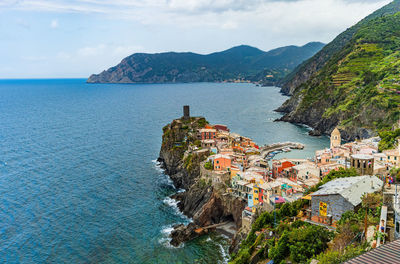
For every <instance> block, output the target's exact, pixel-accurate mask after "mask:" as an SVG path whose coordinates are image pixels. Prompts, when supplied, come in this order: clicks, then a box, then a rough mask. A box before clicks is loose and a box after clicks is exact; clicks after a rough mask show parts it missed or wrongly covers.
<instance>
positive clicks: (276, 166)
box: [272, 161, 294, 178]
mask: <svg viewBox="0 0 400 264" xmlns="http://www.w3.org/2000/svg"><path fill="white" fill-rule="evenodd" d="M293 166H294V164H293V163H291V162H290V161H283V162H281V161H276V162H273V163H272V177H274V178H277V177H279V175H280V173H281V172H282V171H283V170H284V169H286V168H290V167H293Z"/></svg>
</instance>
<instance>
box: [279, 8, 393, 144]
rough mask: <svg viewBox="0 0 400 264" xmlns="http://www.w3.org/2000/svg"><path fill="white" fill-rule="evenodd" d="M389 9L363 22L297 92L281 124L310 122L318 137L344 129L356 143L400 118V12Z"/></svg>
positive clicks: (344, 134)
mask: <svg viewBox="0 0 400 264" xmlns="http://www.w3.org/2000/svg"><path fill="white" fill-rule="evenodd" d="M395 2H396V3H398V2H399V1H395ZM389 6H392V7H393V8H394V9H393V10H392V13H394V14H389V13H387V14H386V15H382V16H378V17H375V18H373V19H371V20H368V21H367V22H364V23H363V24H362V25H361V26H359V27H358V28H357V31H356V32H354V34H353V35H352V37H351V39H349V40H348V41H347V44H346V45H345V46H344V47H343V48H342V49H340V50H339V51H338V52H336V53H334V54H333V55H331V56H329V57H328V58H327V60H326V62H325V64H324V66H323V67H322V68H321V69H320V70H319V71H317V72H315V73H313V74H311V76H310V77H309V78H308V80H307V81H306V82H303V83H301V84H300V85H298V86H297V87H296V88H295V90H294V91H293V95H292V97H291V98H290V99H288V100H287V101H286V102H285V103H284V104H283V105H282V106H281V107H280V108H279V109H278V110H277V111H280V112H284V113H285V115H284V116H283V117H282V118H281V119H280V120H281V121H288V122H292V123H298V124H306V125H308V126H310V127H312V128H313V129H314V131H313V134H321V133H325V134H328V133H330V132H331V131H332V130H333V129H334V128H335V127H336V126H339V127H340V129H341V130H342V136H343V138H344V139H346V140H354V139H357V138H366V137H370V136H373V135H376V134H377V131H379V130H381V129H389V128H391V127H392V126H393V124H395V123H396V122H397V121H398V120H399V119H400V75H399V73H400V33H399V32H400V12H395V11H400V5H398V6H396V5H389ZM384 10H386V11H387V10H388V9H387V6H386V7H384ZM378 11H379V10H378ZM375 13H376V12H375ZM375 13H374V14H375ZM378 13H380V12H378ZM328 45H330V44H328ZM328 45H327V46H328ZM321 52H322V51H321ZM316 57H318V56H317V55H316ZM311 60H315V57H314V58H313V59H311Z"/></svg>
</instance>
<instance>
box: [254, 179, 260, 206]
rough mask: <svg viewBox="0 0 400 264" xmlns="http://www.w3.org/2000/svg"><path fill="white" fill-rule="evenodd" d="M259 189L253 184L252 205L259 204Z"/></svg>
mask: <svg viewBox="0 0 400 264" xmlns="http://www.w3.org/2000/svg"><path fill="white" fill-rule="evenodd" d="M259 194H260V187H259V185H258V184H254V186H253V205H257V204H259V203H260V200H259V198H260V195H259Z"/></svg>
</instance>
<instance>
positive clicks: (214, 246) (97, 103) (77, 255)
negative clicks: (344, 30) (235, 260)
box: [0, 79, 329, 263]
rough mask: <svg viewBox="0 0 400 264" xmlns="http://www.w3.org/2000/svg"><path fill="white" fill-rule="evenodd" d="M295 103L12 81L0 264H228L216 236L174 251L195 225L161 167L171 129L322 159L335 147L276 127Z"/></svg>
mask: <svg viewBox="0 0 400 264" xmlns="http://www.w3.org/2000/svg"><path fill="white" fill-rule="evenodd" d="M286 99H287V97H285V96H283V95H281V94H280V93H279V88H277V87H259V86H255V85H254V84H243V83H241V84H233V83H190V84H86V83H85V80H84V79H49V80H0V263H227V261H228V259H229V255H228V252H227V249H228V246H229V241H227V239H226V238H225V237H223V236H221V235H218V234H215V233H213V234H210V235H208V236H204V237H201V238H198V239H195V240H193V241H190V242H187V243H185V244H184V245H182V246H180V247H178V248H174V247H172V246H170V244H169V237H168V235H169V234H170V232H171V230H172V227H173V225H175V224H179V223H189V222H190V221H191V219H189V218H187V217H186V216H184V215H182V214H181V213H180V212H179V210H178V208H177V205H176V201H174V200H173V199H171V198H169V197H168V196H170V195H171V194H173V193H176V192H178V191H184V190H177V189H175V187H174V186H173V184H172V182H171V180H170V179H169V178H168V176H167V175H165V174H164V172H163V170H162V169H161V168H160V164H158V163H157V161H156V159H157V157H158V154H159V150H160V146H161V136H162V127H163V126H165V125H166V124H168V123H169V122H171V121H172V120H173V119H175V118H179V117H181V116H182V106H183V105H190V111H191V115H192V116H204V117H206V118H207V120H208V121H209V122H210V123H212V124H216V123H218V124H226V125H228V126H229V128H230V129H231V131H232V132H236V133H239V134H241V135H243V136H247V137H250V138H252V139H253V140H254V141H255V142H256V143H258V144H259V145H263V144H269V143H274V142H283V141H294V142H301V143H304V144H305V146H306V147H305V149H304V150H301V151H300V150H297V151H292V152H290V153H285V154H280V155H281V156H282V155H285V156H288V157H296V158H300V157H303V158H305V157H312V156H313V155H314V151H315V150H316V149H322V148H324V147H328V145H329V141H328V138H327V137H311V136H309V135H308V131H309V129H308V128H307V127H303V126H296V125H293V124H289V123H284V122H274V120H275V119H277V118H279V117H280V116H281V114H279V113H276V112H274V111H273V110H274V109H276V108H277V107H278V106H279V105H281V104H282V103H283V102H284V101H285V100H286Z"/></svg>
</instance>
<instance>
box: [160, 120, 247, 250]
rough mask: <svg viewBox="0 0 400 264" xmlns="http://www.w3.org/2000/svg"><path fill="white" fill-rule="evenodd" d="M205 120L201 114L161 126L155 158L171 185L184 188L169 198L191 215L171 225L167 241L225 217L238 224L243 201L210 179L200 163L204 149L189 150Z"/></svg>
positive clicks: (186, 237)
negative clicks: (189, 220) (185, 221)
mask: <svg viewBox="0 0 400 264" xmlns="http://www.w3.org/2000/svg"><path fill="white" fill-rule="evenodd" d="M205 124H206V120H205V119H204V118H192V119H191V120H190V121H183V120H174V121H173V122H172V123H171V124H169V125H167V126H165V127H164V129H163V132H164V133H163V143H162V147H161V151H160V157H159V161H161V162H162V163H163V166H164V168H165V171H166V173H167V174H168V175H169V176H170V177H171V179H172V180H173V182H174V184H175V186H176V187H178V188H184V189H185V190H186V191H185V192H182V193H177V194H175V195H174V196H173V198H174V199H176V200H178V201H179V203H178V207H179V208H180V209H181V211H182V212H183V213H184V214H185V215H187V216H188V217H191V218H192V219H193V223H192V224H190V225H188V226H183V225H179V226H176V227H175V231H173V232H172V241H171V244H172V245H174V246H177V245H179V244H180V243H181V242H184V241H186V240H189V239H193V238H195V237H196V236H198V235H201V234H203V233H204V232H205V231H204V232H200V233H196V232H195V230H196V229H198V228H199V227H205V226H209V225H213V224H218V223H222V222H225V221H233V222H234V223H235V224H236V226H237V227H240V225H241V214H242V211H243V209H244V207H245V205H246V203H245V202H243V201H242V200H241V199H238V198H235V197H233V196H231V195H229V194H227V193H226V186H224V184H223V183H213V182H212V179H211V178H209V177H208V173H207V172H206V171H205V169H204V167H202V166H203V163H202V162H203V161H204V160H205V159H206V158H207V156H208V152H207V151H190V150H189V149H190V148H191V145H192V144H193V143H194V142H195V141H196V130H197V129H198V128H201V127H203V126H204V125H205Z"/></svg>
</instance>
